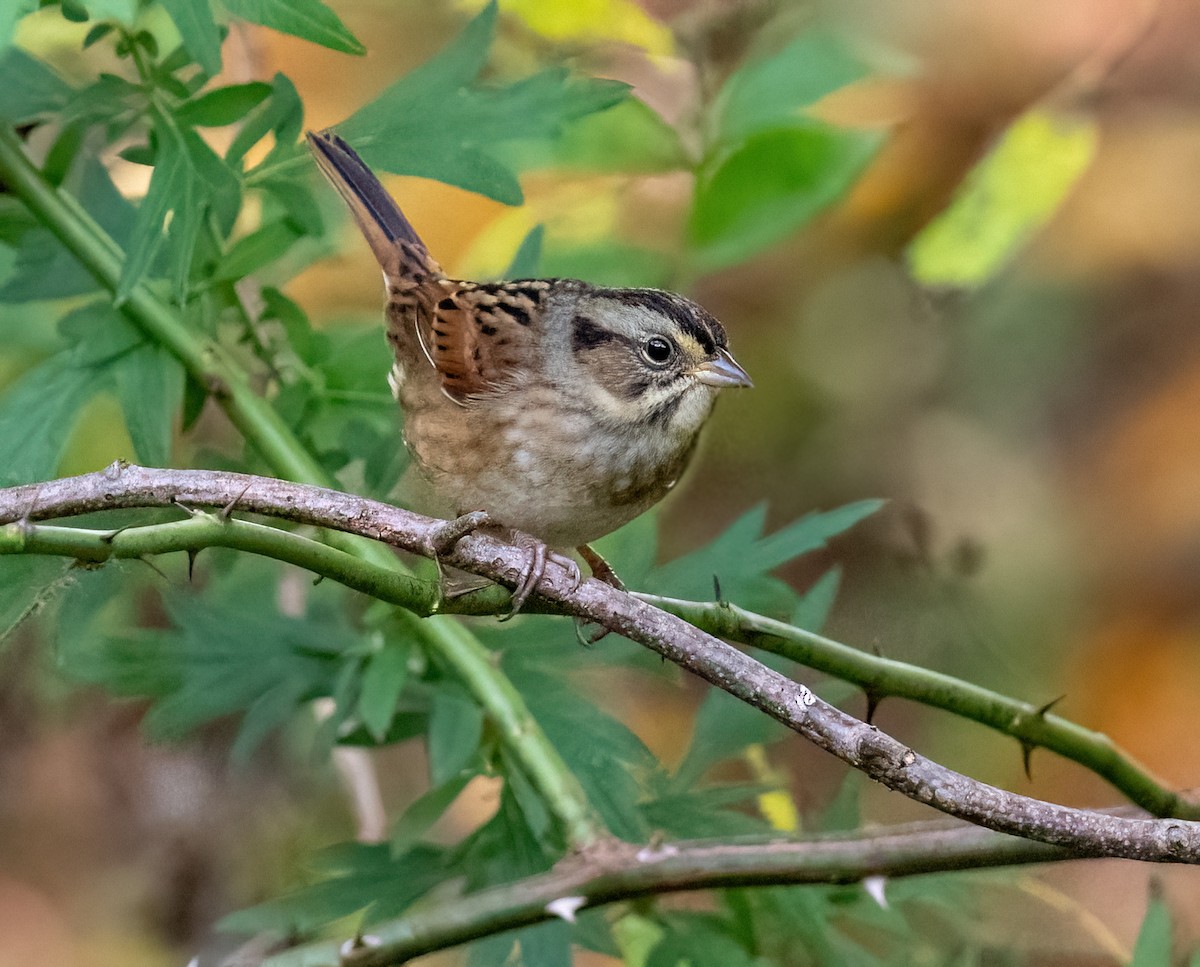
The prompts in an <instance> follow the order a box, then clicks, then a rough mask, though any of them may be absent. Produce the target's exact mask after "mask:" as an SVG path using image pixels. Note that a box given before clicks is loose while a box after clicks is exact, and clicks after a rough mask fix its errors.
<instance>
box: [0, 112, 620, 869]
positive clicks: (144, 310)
mask: <svg viewBox="0 0 1200 967" xmlns="http://www.w3.org/2000/svg"><path fill="white" fill-rule="evenodd" d="M0 181H3V182H4V184H6V185H7V186H8V189H9V190H10V191H11V192H12V193H13V194H14V195H16V196H17V197H18V198H20V199H21V201H22V202H23V203H24V204H25V206H26V207H27V208H28V209H29V210H30V212H32V213H33V215H34V216H35V217H36V218H37V219H38V221H40V222H41V223H42V224H43V225H45V226H46V227H47V228H48V229H50V231H51V232H53V233H54V234H55V235H56V236H57V237H58V239H59V240H60V241H61V242H62V243H63V245H65V246H66V247H67V249H68V250H69V251H70V252H71V253H72V254H73V255H74V256H75V257H76V258H77V259H79V261H80V262H81V263H82V264H83V266H84V267H85V268H86V269H87V270H88V271H89V272H90V273H91V274H92V275H93V276H94V277H95V279H96V280H97V281H98V282H99V283H100V284H101V285H102V286H103V287H104V288H106V289H107V290H108V291H109V292H115V291H116V289H117V284H118V281H119V280H120V277H121V267H122V261H123V258H122V255H121V254H120V249H119V247H118V246H117V245H116V243H115V242H114V241H113V240H112V239H111V238H110V237H109V236H108V235H107V233H105V231H104V230H103V229H102V228H101V227H100V226H99V225H97V224H96V222H95V221H94V220H93V219H92V218H91V217H90V216H89V215H88V214H87V213H86V212H84V211H83V209H82V208H81V207H80V206H79V204H78V203H77V202H75V201H74V199H71V198H70V196H69V195H68V194H67V193H65V192H62V191H60V190H58V189H56V188H55V187H54V186H52V185H50V184H49V183H48V182H47V181H46V180H45V179H44V178H43V177H42V175H41V172H39V171H38V170H37V168H36V167H34V165H33V164H32V163H31V162H30V161H29V159H28V158H27V157H26V155H25V152H24V150H23V148H22V145H21V141H20V139H19V138H18V137H17V135H16V133H15V132H14V131H13V130H12V129H11V128H10V127H8V126H6V125H5V126H0ZM121 309H122V311H123V312H124V313H125V315H126V316H128V318H129V319H130V320H131V321H132V322H133V323H134V324H135V325H137V326H138V327H139V328H140V329H141V331H142V332H143V333H144V334H145V335H146V336H147V337H148V338H149V339H151V340H152V341H154V342H155V343H157V344H159V345H161V346H163V347H165V348H166V349H168V350H169V351H170V352H171V353H173V354H174V355H175V356H176V357H177V358H178V359H179V361H180V362H181V363H183V365H184V367H185V368H186V369H187V371H188V374H189V375H190V376H191V378H192V379H193V380H195V381H196V382H198V383H199V384H200V385H201V386H203V387H204V388H205V389H206V390H208V392H209V393H210V394H211V395H212V396H213V398H214V399H215V400H216V401H217V403H219V404H220V406H221V408H222V409H223V410H224V411H225V413H226V414H227V415H228V417H229V419H230V421H231V422H232V423H233V424H234V426H236V427H237V429H238V430H239V431H240V432H241V433H242V435H243V436H244V437H245V438H246V440H247V441H249V442H250V444H251V445H252V446H253V447H254V448H255V449H256V450H257V451H258V453H259V454H260V455H261V456H262V458H263V459H264V460H265V461H266V462H267V464H268V465H269V466H270V467H271V469H272V470H273V471H274V472H275V473H276V474H278V475H279V476H281V477H285V478H287V479H290V480H294V481H297V482H299V483H310V484H315V485H318V486H324V487H331V486H334V485H335V482H334V481H333V480H332V478H331V477H330V476H329V474H327V473H326V472H325V470H324V468H323V467H321V465H320V464H319V463H318V462H317V461H316V460H315V459H314V458H313V456H312V454H311V453H309V452H308V451H307V450H306V449H305V448H304V446H302V445H301V444H300V442H299V441H298V440H297V439H296V437H295V435H294V434H293V433H292V431H291V429H290V428H289V427H288V425H287V424H286V423H285V422H284V421H283V420H282V419H281V418H280V416H279V414H278V413H277V412H276V411H275V410H274V408H273V407H272V406H271V405H270V404H269V403H268V402H267V401H266V400H264V399H263V398H262V397H261V396H259V395H258V394H257V393H256V392H255V391H254V389H253V387H252V386H251V384H250V380H249V378H248V376H247V374H246V373H245V372H244V371H243V369H242V368H241V366H240V365H239V364H238V363H237V361H236V360H235V359H234V358H233V357H232V356H231V355H230V354H229V353H227V352H226V351H225V349H224V348H223V347H222V346H220V345H219V344H218V343H217V342H215V341H214V340H212V339H209V338H207V337H205V336H203V335H200V334H198V333H196V332H194V331H193V330H191V329H190V328H188V327H187V326H186V325H185V323H184V322H183V320H182V319H181V318H180V316H179V314H178V313H177V312H176V311H175V310H174V309H173V308H172V307H171V306H170V305H168V304H167V303H166V302H165V301H163V299H161V298H160V297H159V296H158V295H157V294H156V293H155V292H154V291H153V290H152V289H151V288H150V287H149V286H148V285H146V284H145V283H140V284H138V285H137V286H136V287H135V288H134V289H133V291H132V292H131V293H130V295H129V298H128V299H127V300H126V301H125V302H124V303H123V304H122V305H121ZM399 445H400V444H399V441H397V446H399ZM328 540H329V543H330V544H332V545H334V546H335V547H337V548H339V549H341V550H342V551H345V552H347V553H349V554H353V555H355V556H357V557H360V558H363V559H364V560H367V561H369V562H370V563H372V564H375V565H376V566H378V567H381V568H386V569H398V568H399V567H400V564H399V562H398V561H397V560H396V557H395V555H394V554H392V552H391V551H389V550H388V549H387V548H385V547H382V546H380V545H377V544H374V543H372V542H369V541H363V540H361V539H359V538H354V537H350V536H347V535H343V534H335V533H330V534H329V535H328ZM401 615H402V617H401V624H402V626H403V627H404V630H405V631H407V632H408V633H411V634H412V635H413V636H414V638H416V639H417V640H419V641H421V642H423V643H424V644H425V646H426V647H428V648H430V649H431V650H432V651H434V652H435V653H436V654H438V655H440V656H441V657H442V658H443V659H444V660H445V661H446V662H447V663H448V664H449V665H450V666H451V667H452V668H453V669H454V671H455V672H456V673H457V674H458V675H459V676H460V677H461V679H462V680H463V682H464V683H465V684H466V685H467V687H468V688H469V689H470V691H471V693H472V695H473V696H474V698H475V700H476V701H477V702H479V704H480V705H481V706H482V707H483V709H484V710H485V712H486V713H487V714H488V715H489V716H490V717H491V719H492V720H493V721H494V722H495V723H496V725H497V726H498V727H499V729H500V732H501V735H502V736H503V739H504V741H505V742H506V743H507V744H508V746H509V748H510V749H511V750H512V752H513V755H514V757H515V758H516V759H517V761H518V762H520V763H521V766H522V768H523V769H524V770H525V771H526V772H527V774H528V776H529V779H530V781H531V782H532V783H533V784H534V786H535V787H536V788H537V789H538V791H539V792H540V793H541V794H542V796H543V797H544V798H545V800H546V804H547V806H548V807H549V809H550V810H551V812H552V813H553V814H554V815H555V816H556V818H557V819H558V821H559V823H560V825H561V826H562V829H563V832H564V834H565V836H566V838H567V842H568V843H570V844H571V846H572V847H574V848H580V847H583V846H586V845H588V844H589V843H591V842H593V841H595V840H596V839H597V838H598V836H599V835H600V831H599V828H598V826H597V825H596V822H595V820H594V818H593V814H592V811H591V808H590V807H589V805H588V802H587V799H586V797H585V796H584V794H583V790H582V787H581V786H580V785H579V782H578V780H577V779H576V778H575V776H574V775H572V774H571V772H570V770H569V769H568V768H567V765H566V763H565V762H563V760H562V757H561V756H560V755H559V754H558V752H557V750H556V749H555V748H554V747H553V746H552V745H551V744H550V741H549V740H548V739H547V738H546V735H545V733H543V732H542V731H541V729H540V728H539V727H538V726H537V725H536V723H535V722H534V720H533V717H532V716H531V715H530V713H529V711H528V709H527V708H526V706H525V703H524V701H523V700H522V698H521V696H520V695H519V694H518V693H517V691H516V689H514V688H513V686H512V683H511V682H509V681H508V679H507V678H506V677H505V676H504V675H503V674H502V673H501V672H500V671H499V670H497V669H496V668H495V667H494V666H493V665H492V664H491V661H490V656H489V654H488V652H487V650H486V649H485V648H484V647H483V645H482V644H480V643H479V641H478V640H477V639H476V638H475V637H474V636H473V635H472V634H471V633H470V632H468V631H467V630H466V629H465V628H463V627H462V625H461V624H459V623H458V622H457V621H454V620H452V619H444V618H443V619H439V618H430V619H428V620H426V621H420V620H419V619H418V618H417V617H416V616H415V615H412V614H410V613H408V612H402V613H401Z"/></svg>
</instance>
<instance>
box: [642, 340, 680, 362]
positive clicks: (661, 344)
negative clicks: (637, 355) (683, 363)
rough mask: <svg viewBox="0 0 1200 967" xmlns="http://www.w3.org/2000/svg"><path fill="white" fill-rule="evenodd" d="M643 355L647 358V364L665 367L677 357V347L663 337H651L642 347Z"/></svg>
mask: <svg viewBox="0 0 1200 967" xmlns="http://www.w3.org/2000/svg"><path fill="white" fill-rule="evenodd" d="M642 355H643V356H644V357H645V358H646V362H648V363H651V364H653V365H655V366H663V365H665V364H666V363H667V362H668V361H669V360H670V358H671V357H672V356H673V355H675V347H674V346H673V345H671V341H670V340H669V339H664V338H663V337H662V336H651V337H650V338H649V339H647V340H646V342H645V343H644V344H643V345H642Z"/></svg>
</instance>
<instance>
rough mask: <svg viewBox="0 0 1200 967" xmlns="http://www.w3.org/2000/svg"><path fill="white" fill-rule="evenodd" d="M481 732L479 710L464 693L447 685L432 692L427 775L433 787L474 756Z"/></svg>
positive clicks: (481, 717)
mask: <svg viewBox="0 0 1200 967" xmlns="http://www.w3.org/2000/svg"><path fill="white" fill-rule="evenodd" d="M482 735H483V710H482V709H481V708H480V707H479V706H478V705H477V704H475V702H473V701H472V700H471V699H470V698H468V697H467V696H466V695H465V694H463V693H461V692H459V691H457V690H451V689H448V688H443V689H439V690H438V691H436V692H435V693H434V695H433V704H432V706H431V708H430V711H429V777H430V781H431V782H432V784H433V785H435V786H440V785H442V784H443V783H445V782H448V781H449V780H450V779H451V778H453V777H454V776H457V775H458V774H459V773H461V772H462V771H463V770H464V769H465V768H466V767H467V765H468V763H470V762H471V761H472V760H473V759H474V758H475V752H476V750H477V749H478V748H479V740H480V737H481V736H482Z"/></svg>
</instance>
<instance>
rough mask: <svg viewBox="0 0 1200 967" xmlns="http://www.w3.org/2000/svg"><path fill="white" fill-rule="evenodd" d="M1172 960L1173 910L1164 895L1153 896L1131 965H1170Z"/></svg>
mask: <svg viewBox="0 0 1200 967" xmlns="http://www.w3.org/2000/svg"><path fill="white" fill-rule="evenodd" d="M1171 962H1172V961H1171V911H1170V910H1168V909H1167V905H1166V904H1165V903H1164V902H1163V900H1162V897H1160V896H1151V898H1150V903H1149V904H1148V905H1147V907H1146V916H1145V917H1144V918H1143V919H1142V927H1141V929H1140V930H1139V931H1138V937H1137V941H1136V942H1135V943H1134V945H1133V957H1131V958H1130V960H1129V967H1170V964H1171Z"/></svg>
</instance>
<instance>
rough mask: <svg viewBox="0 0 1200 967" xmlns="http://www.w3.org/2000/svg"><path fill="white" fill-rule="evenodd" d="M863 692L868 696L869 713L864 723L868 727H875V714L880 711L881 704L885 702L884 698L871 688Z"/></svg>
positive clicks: (864, 717)
mask: <svg viewBox="0 0 1200 967" xmlns="http://www.w3.org/2000/svg"><path fill="white" fill-rule="evenodd" d="M863 692H864V694H865V695H866V696H867V712H866V715H864V716H863V721H865V722H866V723H867V725H873V724H874V722H875V712H876V711H878V709H879V703H880V702H882V701H883V699H884V696H883V695H880V694H879V693H878V692H877V691H875V690H874V689H871V688H867V689H863Z"/></svg>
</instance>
